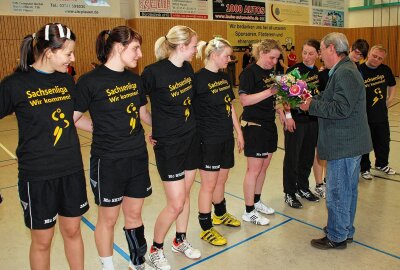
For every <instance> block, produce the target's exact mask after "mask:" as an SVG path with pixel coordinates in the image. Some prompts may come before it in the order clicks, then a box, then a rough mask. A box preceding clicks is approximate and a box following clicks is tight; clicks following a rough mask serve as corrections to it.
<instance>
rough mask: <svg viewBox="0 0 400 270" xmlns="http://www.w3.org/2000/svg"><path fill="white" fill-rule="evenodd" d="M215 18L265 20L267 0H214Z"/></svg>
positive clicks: (225, 19)
mask: <svg viewBox="0 0 400 270" xmlns="http://www.w3.org/2000/svg"><path fill="white" fill-rule="evenodd" d="M213 19H214V20H224V21H253V22H265V1H262V2H261V1H246V0H213Z"/></svg>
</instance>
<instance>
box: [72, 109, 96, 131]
mask: <svg viewBox="0 0 400 270" xmlns="http://www.w3.org/2000/svg"><path fill="white" fill-rule="evenodd" d="M73 118H74V123H75V127H77V128H79V129H81V130H83V131H87V132H93V123H92V119H90V118H87V117H85V116H84V115H83V113H81V112H78V111H74V116H73Z"/></svg>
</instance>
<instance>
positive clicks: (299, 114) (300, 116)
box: [286, 62, 319, 122]
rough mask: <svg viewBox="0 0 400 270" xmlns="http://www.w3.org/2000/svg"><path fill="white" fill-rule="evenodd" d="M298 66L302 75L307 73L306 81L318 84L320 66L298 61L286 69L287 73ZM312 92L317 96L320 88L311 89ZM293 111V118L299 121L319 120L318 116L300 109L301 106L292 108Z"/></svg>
mask: <svg viewBox="0 0 400 270" xmlns="http://www.w3.org/2000/svg"><path fill="white" fill-rule="evenodd" d="M295 68H298V69H299V72H300V74H301V75H304V74H307V73H308V76H307V79H306V82H307V83H313V84H314V85H316V86H318V84H319V83H318V68H317V67H316V66H313V67H312V68H310V67H308V66H306V65H305V64H304V63H303V62H301V63H296V64H294V65H293V66H291V67H290V68H288V70H287V71H286V73H289V72H290V71H292V70H293V69H295ZM309 90H310V92H311V95H313V96H315V95H318V94H319V91H318V88H314V89H312V90H311V89H309ZM291 113H292V116H293V119H294V120H295V121H297V122H305V121H309V120H313V121H317V119H318V118H317V117H315V116H310V115H309V114H308V112H304V111H302V110H300V109H299V108H295V109H291Z"/></svg>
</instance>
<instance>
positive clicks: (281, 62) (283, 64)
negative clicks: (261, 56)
mask: <svg viewBox="0 0 400 270" xmlns="http://www.w3.org/2000/svg"><path fill="white" fill-rule="evenodd" d="M279 63H280V64H281V66H282V67H284V68H285V70H286V69H288V68H289V67H288V66H287V65H286V64H285V62H284V61H283V60H282V59H281V60H279Z"/></svg>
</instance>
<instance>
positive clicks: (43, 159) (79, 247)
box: [0, 23, 91, 270]
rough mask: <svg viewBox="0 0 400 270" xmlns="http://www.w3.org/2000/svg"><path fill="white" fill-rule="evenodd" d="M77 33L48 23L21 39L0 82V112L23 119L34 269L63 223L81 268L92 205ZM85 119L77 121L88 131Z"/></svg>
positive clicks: (72, 258) (21, 165) (45, 260)
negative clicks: (77, 110) (75, 75)
mask: <svg viewBox="0 0 400 270" xmlns="http://www.w3.org/2000/svg"><path fill="white" fill-rule="evenodd" d="M74 48H75V34H74V33H73V32H72V31H71V30H70V29H69V28H67V27H66V26H65V25H61V24H56V23H53V24H47V25H45V26H44V27H42V28H41V29H40V30H39V31H38V32H36V33H34V34H33V35H28V36H26V37H25V38H24V40H23V41H22V44H21V55H20V64H19V67H18V69H17V71H16V72H14V73H13V74H12V75H10V76H9V77H7V78H5V79H4V80H3V81H2V82H1V84H0V118H3V117H5V116H7V115H9V114H11V113H13V112H15V115H16V117H17V120H18V128H19V142H18V148H17V156H18V169H19V173H18V179H19V180H18V192H19V196H20V200H21V206H22V209H23V211H24V220H25V225H26V226H27V227H28V228H29V229H30V232H31V239H32V241H31V246H30V252H29V258H30V266H31V269H50V249H51V242H52V239H53V236H54V226H55V224H56V221H57V220H58V221H59V227H60V231H61V235H62V237H63V240H64V248H65V255H66V257H67V261H68V264H69V267H70V269H73V270H83V268H84V261H83V257H84V255H83V254H84V250H83V241H82V236H81V230H80V224H81V216H82V215H83V214H84V213H85V212H86V211H87V210H88V209H89V205H88V201H87V196H86V184H85V176H84V171H83V164H82V157H81V151H80V145H79V138H78V134H77V132H76V129H75V126H74V119H77V117H76V115H75V114H74V92H75V91H74V90H75V84H74V81H73V79H72V77H71V76H69V75H68V74H67V68H68V65H69V64H71V62H73V61H75V56H74ZM87 123H88V122H86V121H82V122H80V121H79V122H77V123H76V125H77V126H80V125H81V124H83V125H81V127H82V128H83V127H84V129H85V130H90V129H91V127H90V125H86V126H85V125H84V124H87Z"/></svg>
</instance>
